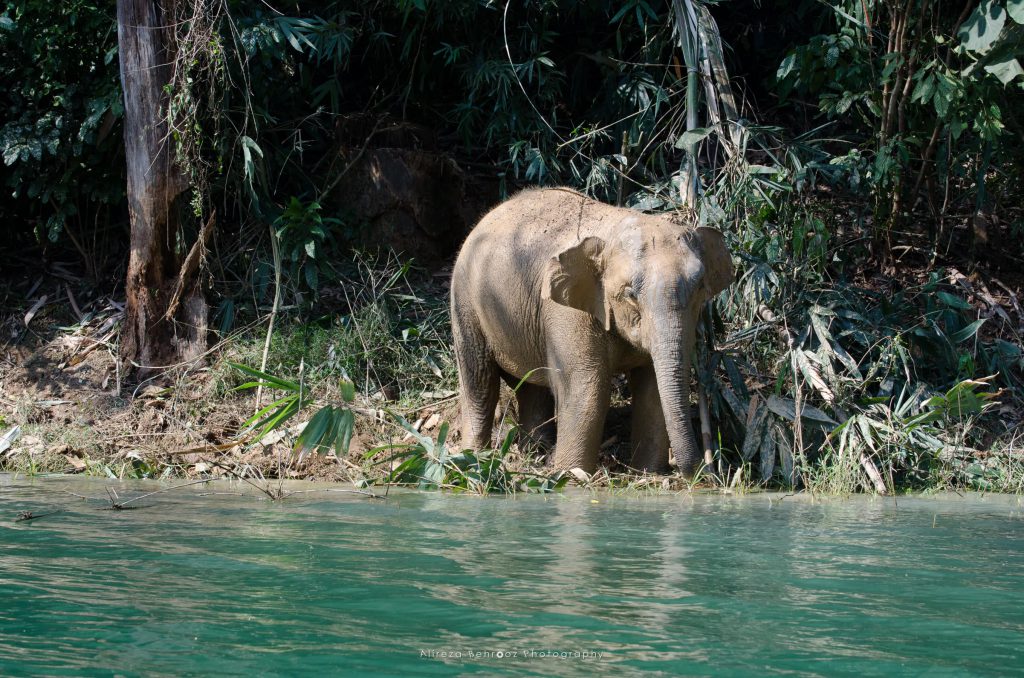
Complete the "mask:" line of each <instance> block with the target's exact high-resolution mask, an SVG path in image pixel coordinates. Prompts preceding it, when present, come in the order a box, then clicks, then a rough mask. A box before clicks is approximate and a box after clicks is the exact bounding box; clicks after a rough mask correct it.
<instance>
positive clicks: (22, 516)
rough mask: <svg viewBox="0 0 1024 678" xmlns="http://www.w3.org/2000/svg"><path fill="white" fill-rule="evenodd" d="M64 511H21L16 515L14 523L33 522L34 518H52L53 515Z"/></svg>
mask: <svg viewBox="0 0 1024 678" xmlns="http://www.w3.org/2000/svg"><path fill="white" fill-rule="evenodd" d="M63 510H64V509H57V510H56V511H50V512H48V513H33V512H32V511H22V512H21V513H19V514H18V517H17V518H15V519H14V522H16V523H20V522H24V521H26V520H35V519H36V518H45V517H46V516H52V515H53V514H55V513H61V512H62V511H63Z"/></svg>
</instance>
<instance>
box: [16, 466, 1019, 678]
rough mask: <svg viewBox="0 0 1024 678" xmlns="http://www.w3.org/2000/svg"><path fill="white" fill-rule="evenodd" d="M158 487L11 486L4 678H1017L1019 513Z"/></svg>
mask: <svg viewBox="0 0 1024 678" xmlns="http://www.w3.org/2000/svg"><path fill="white" fill-rule="evenodd" d="M161 487H167V485H158V484H155V483H127V484H125V483H114V482H108V481H99V480H89V479H81V478H38V479H26V478H15V477H12V476H4V475H0V675H4V676H11V675H40V674H43V675H147V676H151V675H245V676H251V675H295V674H305V675H317V674H327V675H338V674H345V675H359V674H374V675H547V676H561V675H567V676H568V675H587V676H589V675H601V674H614V675H638V674H640V673H645V674H654V675H657V674H658V673H663V674H666V675H669V674H671V675H679V674H684V675H736V676H745V675H759V674H789V675H808V676H810V675H824V676H832V675H854V676H875V675H877V676H891V675H921V674H928V675H933V676H945V675H949V676H960V675H1006V674H1014V673H1016V674H1021V673H1024V502H1022V500H1021V498H1018V497H1006V496H992V495H990V496H984V497H982V496H979V495H970V496H965V497H959V496H957V495H951V496H942V497H934V498H927V497H915V498H903V499H899V501H898V503H897V502H894V501H893V500H892V499H878V498H875V499H872V498H852V499H844V500H839V499H828V500H814V499H813V498H809V497H785V498H782V497H780V496H778V495H772V496H768V495H756V494H755V495H746V496H735V497H729V496H718V495H715V496H703V495H692V496H691V495H680V496H669V497H636V496H631V497H617V496H611V495H608V494H590V493H583V492H575V493H573V492H570V493H567V494H565V495H559V496H547V497H540V496H523V497H518V498H504V497H487V498H479V497H465V496H451V495H444V494H439V493H414V492H396V491H392V492H391V493H390V494H389V496H388V498H387V499H386V500H375V499H369V498H366V497H364V496H361V495H357V494H343V493H338V492H325V491H321V490H323V489H324V486H310V485H295V486H292V489H317V490H318V491H317V492H306V493H303V494H295V495H292V496H291V497H290V498H288V499H287V500H285V501H283V502H276V503H275V502H270V501H267V500H266V499H264V498H261V497H260V496H259V494H258V493H256V492H254V491H252V488H248V487H247V486H244V485H242V486H240V485H238V484H230V483H228V482H218V483H212V484H209V485H195V486H190V487H182V488H178V489H175V490H173V491H170V492H165V493H162V494H158V495H154V496H152V497H149V498H147V499H143V500H142V501H139V502H136V504H137V505H140V506H142V508H138V509H135V510H122V511H116V510H105V509H104V501H101V500H86V499H81V498H78V497H75V496H73V495H72V494H68V492H73V493H76V494H80V495H86V496H95V497H103V498H105V497H107V489H108V488H109V489H113V490H114V491H116V492H117V493H118V496H119V497H121V499H122V500H123V499H125V498H128V497H133V496H137V495H139V494H142V493H144V492H148V491H153V490H155V489H160V488H161ZM213 493H216V494H213ZM108 504H109V502H108ZM130 505H134V504H130ZM54 510H60V512H59V513H56V514H54V515H49V516H44V517H41V518H38V519H35V520H30V521H17V522H16V521H15V519H16V518H17V517H18V516H19V514H20V513H21V512H22V511H32V512H33V513H35V514H42V513H45V512H47V511H54Z"/></svg>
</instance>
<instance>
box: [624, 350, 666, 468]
mask: <svg viewBox="0 0 1024 678" xmlns="http://www.w3.org/2000/svg"><path fill="white" fill-rule="evenodd" d="M628 376H629V390H630V393H632V395H633V430H632V436H631V438H630V449H631V450H632V452H633V456H632V458H631V461H630V462H629V465H630V466H632V467H633V468H635V469H639V470H641V471H651V472H654V473H664V472H666V471H668V468H669V465H668V449H669V441H668V429H667V428H666V427H665V414H664V411H663V410H662V408H661V396H660V395H659V394H658V380H657V378H656V377H655V375H654V367H653V366H651V365H647V366H645V367H637V368H635V369H633V370H631V371H630V372H629V375H628Z"/></svg>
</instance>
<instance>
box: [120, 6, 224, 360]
mask: <svg viewBox="0 0 1024 678" xmlns="http://www.w3.org/2000/svg"><path fill="white" fill-rule="evenodd" d="M157 3H158V0H118V2H117V37H118V48H119V54H120V63H121V86H122V90H123V91H124V141H125V157H126V160H127V165H128V210H129V216H130V219H131V255H130V258H129V260H128V279H127V282H126V288H125V295H126V301H127V303H126V308H125V319H124V328H123V331H122V337H121V357H122V359H123V360H125V361H126V362H129V361H130V362H131V363H134V364H135V366H137V367H140V368H141V369H142V370H143V371H149V370H151V369H153V368H159V367H163V366H168V365H171V364H174V363H178V362H180V361H182V360H188V359H190V358H193V357H196V356H198V355H200V354H202V352H203V351H204V350H205V344H206V318H207V308H206V303H205V302H204V300H203V297H202V294H201V292H200V290H199V286H198V284H196V282H195V279H196V278H197V276H195V271H188V270H187V269H188V268H191V266H185V267H184V269H185V270H183V268H182V267H183V264H184V263H185V257H184V256H183V253H182V251H181V247H180V242H179V236H180V234H181V231H180V229H179V225H180V219H181V217H182V216H183V215H184V214H186V211H185V210H184V209H182V208H183V207H184V205H182V202H183V201H182V200H181V198H182V195H183V194H184V192H185V191H186V189H187V187H188V184H187V181H186V179H185V177H184V175H183V174H182V172H181V170H180V168H179V167H177V165H176V164H175V162H174V153H173V149H172V143H171V140H170V139H169V138H168V134H167V124H166V121H165V114H166V103H167V94H166V93H165V92H164V86H165V85H166V84H167V83H168V82H170V76H171V65H170V64H171V62H172V61H173V59H172V57H173V47H172V45H171V33H170V30H169V29H168V28H167V27H168V26H170V25H172V23H173V17H172V16H170V12H169V11H168V10H166V9H161V6H160V5H158V4H157ZM170 6H173V5H172V4H171V3H169V4H168V7H170ZM209 230H210V229H209V225H208V227H207V228H204V229H203V234H202V235H201V236H200V239H199V242H198V243H197V245H198V246H199V247H200V248H201V247H202V246H203V245H204V244H205V239H206V237H207V236H208V233H209ZM188 259H189V260H195V259H196V257H192V256H190V257H188ZM182 272H184V273H185V275H184V276H182V275H181V273H182ZM187 278H192V280H188V279H187ZM176 288H177V289H176ZM183 288H184V289H183Z"/></svg>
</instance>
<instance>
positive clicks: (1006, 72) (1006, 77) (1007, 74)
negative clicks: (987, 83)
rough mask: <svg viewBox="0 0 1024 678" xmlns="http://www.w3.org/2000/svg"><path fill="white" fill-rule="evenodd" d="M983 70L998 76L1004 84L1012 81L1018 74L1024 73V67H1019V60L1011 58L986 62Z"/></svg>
mask: <svg viewBox="0 0 1024 678" xmlns="http://www.w3.org/2000/svg"><path fill="white" fill-rule="evenodd" d="M985 71H986V72H988V73H991V74H992V75H994V76H996V77H997V78H999V82H1001V83H1003V84H1004V85H1006V84H1009V83H1011V82H1013V80H1014V79H1015V78H1017V77H1018V76H1021V75H1024V68H1021V65H1020V62H1019V61H1017V60H1016V59H1013V58H1009V59H1006V60H1004V61H999V62H996V63H991V64H988V65H987V66H985Z"/></svg>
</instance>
